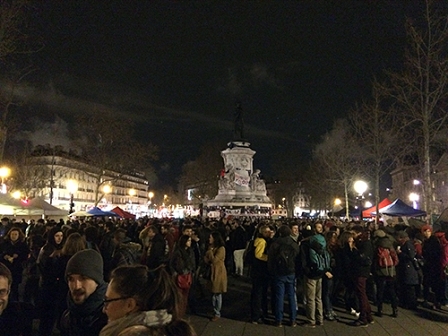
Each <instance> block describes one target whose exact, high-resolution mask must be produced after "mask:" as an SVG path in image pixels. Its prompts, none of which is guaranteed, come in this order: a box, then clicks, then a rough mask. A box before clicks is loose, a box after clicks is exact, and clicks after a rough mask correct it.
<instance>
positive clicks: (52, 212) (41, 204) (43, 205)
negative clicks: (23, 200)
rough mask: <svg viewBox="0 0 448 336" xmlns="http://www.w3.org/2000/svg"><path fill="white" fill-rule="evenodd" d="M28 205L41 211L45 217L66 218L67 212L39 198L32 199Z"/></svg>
mask: <svg viewBox="0 0 448 336" xmlns="http://www.w3.org/2000/svg"><path fill="white" fill-rule="evenodd" d="M29 204H30V205H31V206H33V207H35V208H38V209H41V210H43V214H44V215H46V216H67V215H68V211H67V210H64V209H59V208H57V207H55V206H53V205H51V204H50V203H48V202H46V201H45V200H44V199H43V198H41V197H36V198H33V199H32V200H30V201H29Z"/></svg>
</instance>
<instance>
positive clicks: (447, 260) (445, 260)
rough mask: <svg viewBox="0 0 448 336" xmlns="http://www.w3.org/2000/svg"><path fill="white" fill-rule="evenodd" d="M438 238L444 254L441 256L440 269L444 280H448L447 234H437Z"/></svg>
mask: <svg viewBox="0 0 448 336" xmlns="http://www.w3.org/2000/svg"><path fill="white" fill-rule="evenodd" d="M435 235H436V237H437V238H438V239H439V242H440V246H441V249H442V252H441V254H440V266H441V267H440V268H441V273H440V274H441V276H442V278H443V279H446V278H447V275H446V274H445V272H444V270H445V269H446V267H448V240H447V239H446V235H445V232H436V233H435Z"/></svg>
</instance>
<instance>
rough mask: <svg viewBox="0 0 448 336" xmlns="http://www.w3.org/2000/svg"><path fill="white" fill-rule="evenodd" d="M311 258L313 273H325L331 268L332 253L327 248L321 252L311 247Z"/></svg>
mask: <svg viewBox="0 0 448 336" xmlns="http://www.w3.org/2000/svg"><path fill="white" fill-rule="evenodd" d="M309 258H310V260H309V261H310V268H311V270H312V272H313V273H316V274H323V273H324V272H325V271H326V270H328V269H329V268H330V255H329V254H328V252H327V251H325V250H324V251H323V253H322V254H320V253H318V252H317V251H316V250H315V249H313V248H310V250H309Z"/></svg>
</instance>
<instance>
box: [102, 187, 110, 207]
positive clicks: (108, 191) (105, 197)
mask: <svg viewBox="0 0 448 336" xmlns="http://www.w3.org/2000/svg"><path fill="white" fill-rule="evenodd" d="M111 192H112V187H111V186H110V185H109V184H105V185H104V186H103V193H104V199H105V202H106V203H107V195H108V194H110V193H111Z"/></svg>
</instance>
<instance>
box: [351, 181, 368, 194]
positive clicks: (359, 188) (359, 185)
mask: <svg viewBox="0 0 448 336" xmlns="http://www.w3.org/2000/svg"><path fill="white" fill-rule="evenodd" d="M353 189H355V191H356V192H357V193H358V195H360V196H362V194H364V193H365V192H366V190H367V183H366V182H364V181H361V180H358V181H356V182H355V183H354V184H353Z"/></svg>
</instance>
